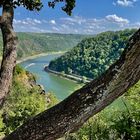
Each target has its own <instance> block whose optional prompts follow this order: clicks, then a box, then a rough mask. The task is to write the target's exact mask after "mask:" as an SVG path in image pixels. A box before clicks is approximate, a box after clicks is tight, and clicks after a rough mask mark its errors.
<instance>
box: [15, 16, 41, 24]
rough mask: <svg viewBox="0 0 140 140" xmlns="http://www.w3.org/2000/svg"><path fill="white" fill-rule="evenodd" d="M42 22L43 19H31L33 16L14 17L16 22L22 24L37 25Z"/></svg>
mask: <svg viewBox="0 0 140 140" xmlns="http://www.w3.org/2000/svg"><path fill="white" fill-rule="evenodd" d="M41 23H42V22H41V20H37V19H31V18H26V19H23V20H16V19H14V24H20V25H37V24H41Z"/></svg>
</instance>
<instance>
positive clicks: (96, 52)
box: [49, 29, 136, 79]
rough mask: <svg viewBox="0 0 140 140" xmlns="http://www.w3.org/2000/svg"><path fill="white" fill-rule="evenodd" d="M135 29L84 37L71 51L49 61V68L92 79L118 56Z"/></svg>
mask: <svg viewBox="0 0 140 140" xmlns="http://www.w3.org/2000/svg"><path fill="white" fill-rule="evenodd" d="M135 31H136V30H135V29H131V30H129V29H126V30H124V31H116V32H113V31H108V32H104V33H100V34H98V35H96V36H95V37H92V38H88V39H84V40H82V41H81V42H80V43H79V44H78V45H77V46H76V47H74V48H73V49H72V50H71V51H69V52H67V53H65V54H64V55H63V56H61V57H59V58H58V59H56V60H54V61H51V62H50V64H49V69H51V70H54V71H58V72H62V73H66V74H77V75H81V76H86V77H89V78H92V79H94V78H96V77H97V76H99V75H101V74H102V73H103V72H104V71H105V70H107V69H108V68H109V66H110V65H111V64H113V63H114V62H115V61H116V60H117V59H118V58H119V57H120V55H121V53H122V52H123V50H124V48H125V47H126V43H127V40H128V39H129V37H130V36H131V35H132V34H133V33H134V32H135Z"/></svg>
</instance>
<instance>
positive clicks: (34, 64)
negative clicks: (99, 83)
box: [20, 54, 80, 100]
mask: <svg viewBox="0 0 140 140" xmlns="http://www.w3.org/2000/svg"><path fill="white" fill-rule="evenodd" d="M59 56H60V54H53V55H46V56H41V57H38V58H35V59H32V60H27V61H25V62H22V63H20V65H21V66H22V67H24V68H26V69H27V70H28V71H30V72H32V73H33V74H35V75H36V77H37V83H38V84H41V85H43V86H44V89H45V90H46V92H53V93H54V94H55V95H56V96H57V98H58V99H60V100H63V99H64V98H66V97H67V96H68V95H70V94H71V93H72V92H73V91H74V90H76V89H78V88H80V85H79V84H77V83H75V82H74V81H71V80H67V79H64V78H62V77H59V76H56V75H54V74H51V73H47V72H45V71H44V70H43V69H44V66H46V65H48V64H49V62H50V61H51V60H53V59H55V58H57V57H59Z"/></svg>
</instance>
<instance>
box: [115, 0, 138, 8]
mask: <svg viewBox="0 0 140 140" xmlns="http://www.w3.org/2000/svg"><path fill="white" fill-rule="evenodd" d="M137 1H138V0H117V1H116V2H113V5H119V6H123V7H133V6H134V3H135V2H137Z"/></svg>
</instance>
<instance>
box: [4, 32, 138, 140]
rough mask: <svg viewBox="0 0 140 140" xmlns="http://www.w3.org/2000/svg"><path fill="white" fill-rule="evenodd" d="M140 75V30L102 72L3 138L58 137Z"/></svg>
mask: <svg viewBox="0 0 140 140" xmlns="http://www.w3.org/2000/svg"><path fill="white" fill-rule="evenodd" d="M139 79H140V30H138V31H137V32H136V33H135V34H134V35H133V36H132V37H131V38H130V40H129V43H128V47H127V48H126V49H125V51H124V52H123V54H122V55H121V57H120V59H119V60H118V61H117V62H116V63H115V64H113V65H112V66H111V67H110V68H109V69H108V70H107V71H106V72H105V73H104V74H103V75H102V76H100V77H99V78H97V79H95V80H93V81H92V82H90V83H89V84H87V85H86V86H84V87H82V88H81V89H79V90H77V91H75V92H74V93H73V94H72V95H70V96H69V97H68V98H66V99H65V100H64V101H62V102H61V103H59V104H58V105H56V106H54V107H52V108H50V109H49V110H46V111H44V112H43V113H41V114H39V115H37V116H35V117H33V118H31V119H30V120H28V121H27V122H26V123H25V124H23V125H22V126H21V127H19V128H18V129H17V130H16V131H14V132H13V133H11V134H10V135H9V136H7V137H5V138H4V140H55V139H57V138H60V137H62V136H63V135H64V134H65V133H66V132H73V131H75V130H77V129H78V128H79V127H80V126H81V125H82V124H83V123H84V122H85V121H86V120H87V119H89V118H90V117H91V116H93V115H95V114H96V113H98V112H99V111H101V110H102V109H104V108H105V107H106V106H107V105H109V104H110V103H112V102H113V101H114V100H115V99H116V98H118V97H119V96H121V95H122V94H123V93H124V92H126V91H127V90H128V89H129V88H130V87H131V86H133V85H134V84H135V83H136V82H137V81H138V80H139Z"/></svg>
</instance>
